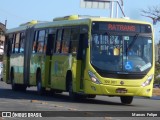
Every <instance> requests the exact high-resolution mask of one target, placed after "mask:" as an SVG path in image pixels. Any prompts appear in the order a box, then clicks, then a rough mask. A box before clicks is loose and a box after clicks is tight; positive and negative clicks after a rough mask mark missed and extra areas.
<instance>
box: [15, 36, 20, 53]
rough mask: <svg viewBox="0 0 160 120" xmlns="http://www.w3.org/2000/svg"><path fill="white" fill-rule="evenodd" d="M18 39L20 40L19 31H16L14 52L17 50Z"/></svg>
mask: <svg viewBox="0 0 160 120" xmlns="http://www.w3.org/2000/svg"><path fill="white" fill-rule="evenodd" d="M19 41H20V33H17V34H16V41H15V48H14V51H15V53H18V52H19Z"/></svg>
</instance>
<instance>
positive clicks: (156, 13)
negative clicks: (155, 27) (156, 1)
mask: <svg viewBox="0 0 160 120" xmlns="http://www.w3.org/2000/svg"><path fill="white" fill-rule="evenodd" d="M141 12H142V16H145V17H148V18H151V19H152V20H153V24H156V23H157V22H160V7H159V6H153V7H148V8H147V9H146V10H141Z"/></svg>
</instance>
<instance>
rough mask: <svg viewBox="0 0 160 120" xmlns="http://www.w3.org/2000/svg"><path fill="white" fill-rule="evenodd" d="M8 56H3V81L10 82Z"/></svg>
mask: <svg viewBox="0 0 160 120" xmlns="http://www.w3.org/2000/svg"><path fill="white" fill-rule="evenodd" d="M9 60H10V59H9V57H7V56H6V55H4V56H3V81H4V82H6V83H8V84H10V83H11V81H10V80H9V73H10V71H9V70H10V68H9V67H10V61H9Z"/></svg>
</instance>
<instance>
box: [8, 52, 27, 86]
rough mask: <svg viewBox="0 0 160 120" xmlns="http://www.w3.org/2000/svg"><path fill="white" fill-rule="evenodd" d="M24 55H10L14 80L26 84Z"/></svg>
mask: <svg viewBox="0 0 160 120" xmlns="http://www.w3.org/2000/svg"><path fill="white" fill-rule="evenodd" d="M23 66H24V56H23V55H20V54H17V55H11V57H10V69H11V68H13V71H14V73H13V74H14V82H15V83H16V84H24V81H23V78H24V77H23V70H24V67H23Z"/></svg>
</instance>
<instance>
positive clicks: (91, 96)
mask: <svg viewBox="0 0 160 120" xmlns="http://www.w3.org/2000/svg"><path fill="white" fill-rule="evenodd" d="M87 97H88V98H96V95H88V96H87Z"/></svg>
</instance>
